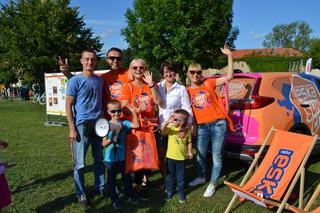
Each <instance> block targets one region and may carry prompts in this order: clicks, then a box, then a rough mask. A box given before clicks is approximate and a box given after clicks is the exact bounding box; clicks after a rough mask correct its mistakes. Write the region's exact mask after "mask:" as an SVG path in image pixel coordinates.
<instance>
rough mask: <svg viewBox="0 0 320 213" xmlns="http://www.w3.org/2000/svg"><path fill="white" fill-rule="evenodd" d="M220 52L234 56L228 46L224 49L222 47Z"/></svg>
mask: <svg viewBox="0 0 320 213" xmlns="http://www.w3.org/2000/svg"><path fill="white" fill-rule="evenodd" d="M220 50H221V52H222V53H223V54H225V55H228V56H229V55H232V52H231V50H230V47H229V46H228V45H224V46H223V49H222V48H221V47H220Z"/></svg>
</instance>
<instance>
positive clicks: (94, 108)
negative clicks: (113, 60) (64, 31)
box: [66, 50, 105, 205]
mask: <svg viewBox="0 0 320 213" xmlns="http://www.w3.org/2000/svg"><path fill="white" fill-rule="evenodd" d="M80 62H81V64H82V73H80V74H78V75H75V76H74V77H72V78H71V79H70V81H69V82H68V86H67V93H66V94H67V98H66V113H67V119H68V124H69V138H70V139H71V143H72V144H73V156H74V182H75V185H76V196H77V198H78V203H79V204H83V205H87V204H88V198H87V192H86V189H85V184H84V168H85V156H86V153H87V150H88V147H89V145H90V144H91V149H92V156H93V173H94V192H95V193H97V194H99V193H100V194H104V191H105V189H104V165H103V155H102V140H101V138H100V137H98V136H97V135H96V134H95V131H94V125H95V121H96V120H97V119H98V118H100V117H101V116H102V114H103V110H102V91H103V80H102V79H101V78H100V77H99V76H96V75H95V74H94V73H93V72H94V69H95V66H96V64H97V56H96V53H95V52H94V51H93V50H85V51H83V52H82V55H81V60H80ZM72 109H74V111H73V110H72Z"/></svg>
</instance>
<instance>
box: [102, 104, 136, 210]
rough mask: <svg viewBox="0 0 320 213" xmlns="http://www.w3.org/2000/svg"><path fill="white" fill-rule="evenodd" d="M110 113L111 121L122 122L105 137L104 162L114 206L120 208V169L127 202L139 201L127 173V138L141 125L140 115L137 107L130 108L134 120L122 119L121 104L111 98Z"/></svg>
mask: <svg viewBox="0 0 320 213" xmlns="http://www.w3.org/2000/svg"><path fill="white" fill-rule="evenodd" d="M107 108H108V111H107V112H108V114H109V115H110V117H111V120H110V121H109V122H110V123H113V124H120V125H119V126H121V128H119V129H118V130H115V131H113V132H112V131H110V132H109V133H108V135H107V136H106V137H105V138H103V141H102V145H103V146H104V147H105V157H104V164H105V167H106V169H107V172H108V175H107V189H108V191H109V195H110V198H111V201H112V203H113V207H114V208H115V209H120V208H121V207H122V206H121V203H120V200H119V196H118V194H117V193H116V173H117V171H119V172H120V173H121V176H122V181H123V185H124V199H125V201H126V202H129V203H132V204H136V203H137V202H138V201H137V199H135V197H134V196H133V193H132V182H131V176H130V174H125V139H126V136H127V134H128V132H129V131H130V129H131V128H138V127H139V126H140V124H139V120H138V115H137V113H136V111H135V109H134V108H133V107H132V108H129V110H130V111H131V112H132V115H133V119H134V121H133V122H130V121H128V120H121V119H120V116H121V112H122V110H121V104H120V102H119V101H117V100H111V101H109V102H108V103H107Z"/></svg>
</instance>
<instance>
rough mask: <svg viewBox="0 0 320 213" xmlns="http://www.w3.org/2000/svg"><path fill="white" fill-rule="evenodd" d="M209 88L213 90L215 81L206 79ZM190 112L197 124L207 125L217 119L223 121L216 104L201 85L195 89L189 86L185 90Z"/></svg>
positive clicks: (223, 117)
mask: <svg viewBox="0 0 320 213" xmlns="http://www.w3.org/2000/svg"><path fill="white" fill-rule="evenodd" d="M206 81H208V83H209V85H210V87H212V88H215V85H216V79H207V80H206ZM187 90H188V93H189V97H190V102H191V107H192V111H193V114H194V117H195V120H196V122H197V124H203V123H209V122H212V121H215V120H218V119H225V116H224V115H223V113H222V112H221V111H220V110H219V108H218V106H217V105H216V102H214V101H212V98H214V97H211V95H210V92H209V90H208V89H207V87H206V86H204V85H201V86H199V87H197V88H192V87H191V86H189V87H188V88H187Z"/></svg>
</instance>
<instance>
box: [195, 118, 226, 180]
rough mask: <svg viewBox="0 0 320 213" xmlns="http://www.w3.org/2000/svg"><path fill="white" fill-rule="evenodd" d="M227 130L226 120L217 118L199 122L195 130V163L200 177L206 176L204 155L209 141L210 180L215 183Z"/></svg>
mask: <svg viewBox="0 0 320 213" xmlns="http://www.w3.org/2000/svg"><path fill="white" fill-rule="evenodd" d="M226 131H227V123H226V120H223V119H219V120H216V121H213V122H210V123H205V124H199V125H198V130H197V133H198V134H197V163H198V172H199V176H200V177H205V176H206V155H207V151H208V146H209V142H210V141H211V148H212V161H213V168H212V172H211V179H210V182H211V183H212V184H216V182H217V180H218V178H219V175H220V172H221V168H222V153H223V147H224V138H225V135H226Z"/></svg>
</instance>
